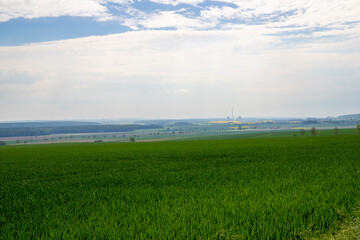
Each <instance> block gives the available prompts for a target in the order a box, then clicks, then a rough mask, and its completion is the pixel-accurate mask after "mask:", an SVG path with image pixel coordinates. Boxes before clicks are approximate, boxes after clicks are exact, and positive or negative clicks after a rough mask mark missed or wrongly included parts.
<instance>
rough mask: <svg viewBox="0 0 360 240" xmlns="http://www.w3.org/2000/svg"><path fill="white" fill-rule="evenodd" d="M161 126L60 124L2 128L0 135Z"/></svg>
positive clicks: (37, 134)
mask: <svg viewBox="0 0 360 240" xmlns="http://www.w3.org/2000/svg"><path fill="white" fill-rule="evenodd" d="M155 128H162V126H161V125H157V124H149V125H138V124H127V125H88V126H60V127H32V128H2V129H0V137H20V136H41V135H50V134H64V133H99V132H129V131H134V130H138V129H155Z"/></svg>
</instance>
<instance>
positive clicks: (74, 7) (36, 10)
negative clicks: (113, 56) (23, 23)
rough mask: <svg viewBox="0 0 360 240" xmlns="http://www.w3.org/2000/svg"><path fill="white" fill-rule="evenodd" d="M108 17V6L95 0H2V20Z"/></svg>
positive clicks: (0, 5)
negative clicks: (66, 16)
mask: <svg viewBox="0 0 360 240" xmlns="http://www.w3.org/2000/svg"><path fill="white" fill-rule="evenodd" d="M65 15H68V16H81V17H106V16H108V13H107V8H106V7H105V6H103V5H101V4H100V3H99V2H98V1H95V0H76V1H72V0H57V1H53V0H13V1H0V22H4V21H8V20H10V19H12V18H19V17H22V18H28V19H31V18H39V17H58V16H65Z"/></svg>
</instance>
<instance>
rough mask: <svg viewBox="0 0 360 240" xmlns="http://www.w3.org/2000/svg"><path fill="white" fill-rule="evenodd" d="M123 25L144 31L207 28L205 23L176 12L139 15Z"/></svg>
mask: <svg viewBox="0 0 360 240" xmlns="http://www.w3.org/2000/svg"><path fill="white" fill-rule="evenodd" d="M124 25H126V26H129V27H130V28H132V29H138V28H139V27H142V28H145V29H156V28H169V27H170V28H171V27H172V28H176V29H184V28H191V29H202V28H205V27H208V26H209V25H208V24H207V23H206V22H203V21H201V20H198V19H194V18H188V17H185V16H183V15H181V14H179V13H177V12H176V11H160V12H157V13H151V14H141V15H140V17H138V18H133V19H127V20H125V21H124Z"/></svg>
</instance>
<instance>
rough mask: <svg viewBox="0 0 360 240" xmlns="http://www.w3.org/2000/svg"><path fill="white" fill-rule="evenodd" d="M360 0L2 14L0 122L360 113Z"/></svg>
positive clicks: (114, 3) (92, 3) (170, 0)
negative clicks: (359, 1)
mask: <svg viewBox="0 0 360 240" xmlns="http://www.w3.org/2000/svg"><path fill="white" fill-rule="evenodd" d="M359 12H360V5H359V4H358V1H355V0H345V1H340V2H339V1H326V0H324V1H313V0H306V1H301V2H294V1H290V0H282V1H280V2H263V1H260V0H254V1H250V2H249V1H245V0H219V1H204V0H149V1H139V0H82V1H81V2H77V1H70V0H58V1H51V0H39V1H25V0H19V1H16V2H2V3H0V111H1V114H0V121H2V122H4V121H23V120H30V121H32V120H39V119H44V120H45V119H46V120H51V119H54V120H66V119H68V120H69V119H103V118H105V119H120V118H122V119H126V118H127V119H129V118H138V119H141V118H146V119H189V118H225V117H226V116H231V108H232V107H234V113H235V114H236V115H237V116H238V115H240V116H244V117H255V118H304V117H305V118H306V117H328V116H339V115H346V114H356V113H359V112H360V109H359V106H358V105H359V102H360V94H359V90H360V15H359Z"/></svg>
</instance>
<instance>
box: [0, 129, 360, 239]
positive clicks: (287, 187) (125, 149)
mask: <svg viewBox="0 0 360 240" xmlns="http://www.w3.org/2000/svg"><path fill="white" fill-rule="evenodd" d="M352 132H354V130H353V129H352ZM287 134H289V133H287ZM280 135H281V134H280ZM320 135H321V134H320ZM326 135H328V136H326ZM231 137H233V136H231ZM218 138H221V137H218ZM0 181H1V182H0V239H40V238H41V239H303V238H306V237H310V236H318V235H321V234H324V233H326V232H327V231H329V230H334V229H335V227H336V226H338V223H339V222H341V221H344V220H346V219H349V218H350V216H351V215H352V214H353V209H354V208H355V207H357V206H358V205H359V203H360V135H355V134H350V133H349V134H345V133H343V134H340V135H337V136H333V135H332V134H330V132H329V134H323V135H321V136H315V137H311V136H305V137H299V136H296V137H295V136H293V135H290V136H288V135H286V134H285V135H282V136H268V137H267V138H254V139H220V140H201V141H170V142H147V143H138V142H136V143H86V144H85V143H82V144H80V143H73V144H48V145H27V146H26V145H22V146H1V147H0Z"/></svg>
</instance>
